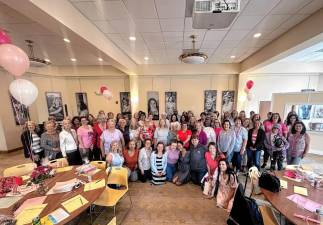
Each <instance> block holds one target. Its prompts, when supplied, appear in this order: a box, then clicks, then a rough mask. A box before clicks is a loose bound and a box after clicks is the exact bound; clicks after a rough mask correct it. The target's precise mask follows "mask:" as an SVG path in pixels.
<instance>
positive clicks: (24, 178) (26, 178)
mask: <svg viewBox="0 0 323 225" xmlns="http://www.w3.org/2000/svg"><path fill="white" fill-rule="evenodd" d="M21 178H22V180H23V181H26V180H29V179H30V176H29V175H24V176H21Z"/></svg>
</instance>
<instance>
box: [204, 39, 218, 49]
mask: <svg viewBox="0 0 323 225" xmlns="http://www.w3.org/2000/svg"><path fill="white" fill-rule="evenodd" d="M219 44H220V41H216V40H214V41H203V42H202V45H201V48H217V47H218V46H219Z"/></svg>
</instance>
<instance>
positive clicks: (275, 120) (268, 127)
mask: <svg viewBox="0 0 323 225" xmlns="http://www.w3.org/2000/svg"><path fill="white" fill-rule="evenodd" d="M275 124H279V125H280V126H279V127H280V128H279V131H278V133H279V134H280V135H282V136H284V137H285V138H287V134H288V128H287V126H286V125H285V124H284V123H283V122H282V120H281V117H280V115H279V113H273V114H272V115H271V118H270V120H266V121H264V124H263V125H264V130H265V133H266V134H267V133H271V131H272V128H273V126H274V125H275ZM269 156H270V155H269V153H268V150H267V149H265V151H264V162H263V164H262V166H261V168H265V167H266V165H267V162H268V159H269Z"/></svg>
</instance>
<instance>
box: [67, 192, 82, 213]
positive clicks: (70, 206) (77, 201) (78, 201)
mask: <svg viewBox="0 0 323 225" xmlns="http://www.w3.org/2000/svg"><path fill="white" fill-rule="evenodd" d="M87 203H88V201H87V200H86V199H85V198H84V197H83V196H82V195H76V196H75V197H73V198H71V199H69V200H67V201H65V202H63V203H62V206H64V208H65V209H66V210H67V211H68V212H69V213H72V212H74V211H75V210H77V209H78V208H80V207H82V206H83V205H85V204H87Z"/></svg>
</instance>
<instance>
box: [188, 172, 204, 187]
mask: <svg viewBox="0 0 323 225" xmlns="http://www.w3.org/2000/svg"><path fill="white" fill-rule="evenodd" d="M206 172H207V171H206V170H195V171H194V170H191V180H192V182H193V183H194V184H197V185H201V180H202V179H203V177H204V175H205V174H206Z"/></svg>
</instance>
